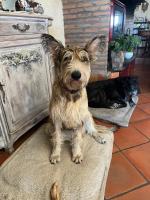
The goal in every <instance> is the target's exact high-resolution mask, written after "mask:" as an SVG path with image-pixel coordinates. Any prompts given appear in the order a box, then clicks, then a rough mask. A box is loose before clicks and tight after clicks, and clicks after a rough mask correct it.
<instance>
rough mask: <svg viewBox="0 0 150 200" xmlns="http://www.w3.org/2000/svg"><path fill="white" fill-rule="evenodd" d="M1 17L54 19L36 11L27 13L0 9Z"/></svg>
mask: <svg viewBox="0 0 150 200" xmlns="http://www.w3.org/2000/svg"><path fill="white" fill-rule="evenodd" d="M1 17H25V18H38V19H48V20H53V19H52V18H51V17H49V16H46V15H41V14H36V13H34V14H33V13H32V14H30V13H27V12H4V11H0V18H1Z"/></svg>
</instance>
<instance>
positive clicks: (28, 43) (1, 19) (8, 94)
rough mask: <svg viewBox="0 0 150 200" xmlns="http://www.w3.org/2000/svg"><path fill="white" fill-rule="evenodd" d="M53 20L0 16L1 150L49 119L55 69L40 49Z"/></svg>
mask: <svg viewBox="0 0 150 200" xmlns="http://www.w3.org/2000/svg"><path fill="white" fill-rule="evenodd" d="M51 22H52V19H51V18H47V17H44V16H42V15H41V16H39V15H30V14H24V15H21V14H18V15H17V14H12V15H8V14H0V148H5V149H8V150H10V151H11V150H12V148H13V143H14V142H15V141H16V140H17V139H18V138H19V137H20V136H21V135H23V134H24V133H25V132H26V131H27V130H29V129H30V128H31V127H33V126H34V125H35V124H37V123H38V122H39V121H40V120H42V119H43V118H44V117H46V116H47V115H48V104H49V100H50V97H51V84H52V79H53V77H52V76H53V73H52V71H53V65H52V62H51V60H50V57H49V56H48V55H46V54H45V52H44V50H43V47H42V45H41V34H42V33H47V32H48V26H50V25H51Z"/></svg>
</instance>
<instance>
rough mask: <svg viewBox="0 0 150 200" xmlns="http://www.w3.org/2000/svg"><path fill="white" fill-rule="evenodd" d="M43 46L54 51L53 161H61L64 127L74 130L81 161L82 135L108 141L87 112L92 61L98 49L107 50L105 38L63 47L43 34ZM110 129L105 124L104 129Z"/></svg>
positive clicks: (74, 155)
mask: <svg viewBox="0 0 150 200" xmlns="http://www.w3.org/2000/svg"><path fill="white" fill-rule="evenodd" d="M42 40H43V46H44V48H45V49H46V51H47V52H51V53H52V55H53V59H54V65H55V80H54V84H53V89H52V99H51V102H50V119H51V120H52V123H53V126H54V132H53V133H52V134H51V138H52V154H51V157H50V161H51V163H52V164H55V163H57V162H59V161H60V153H61V143H62V141H63V134H62V129H63V128H65V129H71V130H73V131H72V135H71V136H70V137H71V142H72V160H73V162H75V163H81V162H82V159H83V155H82V150H81V144H82V138H83V134H85V133H88V134H90V135H91V136H92V137H93V138H95V139H96V140H97V141H98V142H99V143H102V144H103V143H105V141H104V139H103V138H102V137H100V136H98V133H97V130H96V129H95V127H94V122H93V118H92V116H91V114H90V112H89V111H88V100H87V94H86V85H87V83H88V81H89V78H90V74H91V69H90V63H91V61H93V60H94V59H95V56H96V52H97V51H98V50H99V52H102V51H104V49H105V44H106V38H105V36H98V37H95V38H93V39H92V40H91V41H90V42H88V43H87V44H86V46H85V47H84V48H78V47H69V46H67V47H64V46H63V45H62V43H60V42H59V41H57V40H56V39H55V38H54V37H52V36H50V35H47V34H44V35H43V36H42ZM106 130H108V129H107V128H105V127H102V132H104V131H106Z"/></svg>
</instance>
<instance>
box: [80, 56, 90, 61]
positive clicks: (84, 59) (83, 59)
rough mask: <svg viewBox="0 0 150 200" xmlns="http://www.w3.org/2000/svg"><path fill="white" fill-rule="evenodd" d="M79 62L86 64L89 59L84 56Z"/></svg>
mask: <svg viewBox="0 0 150 200" xmlns="http://www.w3.org/2000/svg"><path fill="white" fill-rule="evenodd" d="M81 61H82V62H88V61H89V59H88V57H86V56H82V57H81Z"/></svg>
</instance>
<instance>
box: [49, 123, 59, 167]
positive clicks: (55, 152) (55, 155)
mask: <svg viewBox="0 0 150 200" xmlns="http://www.w3.org/2000/svg"><path fill="white" fill-rule="evenodd" d="M61 141H62V139H61V127H60V126H59V125H58V124H57V125H56V126H55V131H54V132H53V133H52V135H51V143H52V152H51V156H50V162H51V164H56V163H57V162H59V161H60V153H61Z"/></svg>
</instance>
